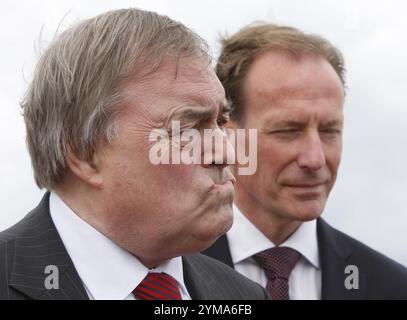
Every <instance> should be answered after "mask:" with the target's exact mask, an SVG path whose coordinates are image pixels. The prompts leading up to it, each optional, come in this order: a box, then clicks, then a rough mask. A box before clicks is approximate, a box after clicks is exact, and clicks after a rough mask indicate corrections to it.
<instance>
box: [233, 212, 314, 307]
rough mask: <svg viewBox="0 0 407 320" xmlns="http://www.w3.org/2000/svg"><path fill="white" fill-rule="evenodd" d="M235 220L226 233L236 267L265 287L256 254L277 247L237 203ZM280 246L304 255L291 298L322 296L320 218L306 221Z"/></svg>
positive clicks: (291, 287) (291, 284) (294, 274)
mask: <svg viewBox="0 0 407 320" xmlns="http://www.w3.org/2000/svg"><path fill="white" fill-rule="evenodd" d="M233 212H234V222H233V225H232V228H231V229H230V230H229V231H228V233H227V234H226V236H227V239H228V242H229V246H230V252H231V255H232V261H233V264H234V266H235V269H236V271H238V272H240V273H241V274H243V275H245V276H246V277H248V278H249V279H252V280H253V281H255V282H257V283H259V284H260V285H262V286H263V287H264V288H265V287H266V284H267V277H266V274H265V272H264V270H263V269H262V268H261V267H260V266H259V265H258V264H257V263H256V262H255V260H254V258H253V255H255V254H257V253H259V252H261V251H263V250H267V249H270V248H273V247H275V245H274V244H273V242H271V241H270V240H269V239H268V238H267V237H266V236H265V235H264V234H263V233H262V232H261V231H260V230H259V229H257V227H256V226H255V225H254V224H253V223H251V221H250V220H248V219H247V218H246V217H245V216H244V215H243V214H242V212H241V211H240V210H239V208H237V207H236V205H234V206H233ZM280 247H288V248H292V249H295V250H297V251H298V252H299V253H301V255H302V256H301V258H300V260H299V261H298V262H297V264H296V265H295V267H294V269H293V270H292V271H291V274H290V277H289V279H288V286H289V296H290V299H291V300H320V299H321V270H320V263H319V250H318V240H317V230H316V220H312V221H308V222H304V223H302V224H301V226H300V227H299V228H298V229H297V230H296V231H295V232H294V233H293V234H292V235H291V236H290V237H289V238H288V239H287V240H286V241H285V242H283V243H282V244H281V245H280Z"/></svg>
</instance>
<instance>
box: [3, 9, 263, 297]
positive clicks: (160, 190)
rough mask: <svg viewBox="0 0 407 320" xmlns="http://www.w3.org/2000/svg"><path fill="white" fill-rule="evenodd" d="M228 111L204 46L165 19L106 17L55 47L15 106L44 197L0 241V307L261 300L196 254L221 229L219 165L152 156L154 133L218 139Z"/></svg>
mask: <svg viewBox="0 0 407 320" xmlns="http://www.w3.org/2000/svg"><path fill="white" fill-rule="evenodd" d="M226 105H227V104H226V102H225V97H224V90H223V88H222V86H221V84H220V82H219V80H218V79H217V77H216V75H215V73H214V71H213V70H212V68H211V64H210V57H209V56H208V54H207V51H206V45H205V43H204V41H203V40H202V39H201V38H199V37H198V36H197V35H196V34H195V33H193V32H192V31H191V30H189V29H188V28H186V27H185V26H183V25H182V24H180V23H178V22H175V21H173V20H171V19H170V18H168V17H165V16H160V15H158V14H155V13H152V12H146V11H141V10H136V9H127V10H118V11H111V12H107V13H105V14H102V15H99V16H97V17H95V18H92V19H89V20H86V21H83V22H81V23H79V24H77V25H75V26H73V27H72V28H70V29H68V30H67V31H65V32H63V33H62V34H61V35H60V36H59V37H57V38H56V39H55V40H54V41H53V42H52V43H51V45H50V46H49V48H48V49H47V50H46V51H45V52H44V54H43V55H42V57H41V59H40V61H39V63H38V66H37V68H36V71H35V75H34V79H33V81H32V83H31V85H30V87H29V90H28V92H27V95H26V97H25V99H24V101H23V103H22V107H23V110H24V119H25V123H26V127H27V143H28V148H29V152H30V156H31V159H32V165H33V168H34V174H35V180H36V182H37V184H38V186H39V187H40V188H46V189H47V190H49V191H50V192H47V193H46V194H45V196H44V198H43V199H42V201H41V203H40V204H39V205H38V207H37V208H35V209H34V210H32V211H31V212H30V213H29V214H28V215H27V216H26V217H25V218H24V219H23V220H22V221H20V222H19V223H17V224H16V225H14V226H13V227H11V228H9V229H8V230H6V231H3V232H2V233H1V234H0V298H2V299H26V298H34V299H88V298H90V299H165V300H167V299H265V298H266V297H267V294H266V292H265V291H264V290H263V289H262V288H261V286H259V285H258V284H256V283H254V282H251V281H250V280H248V279H246V278H244V277H243V276H241V275H240V274H238V273H237V272H235V271H234V270H232V269H230V268H229V267H225V266H224V265H223V264H221V263H219V262H218V261H216V260H214V259H211V258H208V257H205V256H203V255H199V254H194V253H196V252H199V251H201V250H203V249H205V248H207V247H208V246H209V245H211V244H212V243H213V241H214V240H215V239H216V238H217V237H219V236H220V235H221V234H223V233H224V232H226V231H227V230H228V229H229V228H230V226H231V224H232V200H233V194H234V190H233V176H232V174H231V173H230V171H229V169H228V168H227V166H226V165H225V164H224V163H225V162H223V163H220V164H217V163H219V162H217V163H214V162H211V163H208V164H191V165H186V164H178V165H177V164H171V165H155V164H153V163H152V162H151V158H150V156H149V155H150V149H151V146H152V143H151V142H150V139H149V137H150V134H151V132H152V131H153V130H154V129H161V130H170V129H169V128H170V127H171V124H172V123H173V122H174V121H178V122H179V123H180V124H181V127H182V128H184V127H185V126H190V124H191V122H193V123H194V124H193V127H194V128H196V129H197V130H204V129H212V130H213V131H214V132H215V135H219V136H220V137H223V139H225V137H224V135H223V133H222V130H221V128H220V127H219V126H222V125H223V123H224V121H225V120H223V119H224V118H227V117H228V115H227V112H228V110H227V108H226ZM203 110H204V112H203ZM169 139H172V137H171V136H170V138H169ZM170 142H171V141H170ZM223 142H224V143H225V144H226V143H227V141H226V140H224V141H223ZM175 145H176V144H175ZM204 151H205V152H209V151H208V150H204ZM210 152H213V153H219V152H220V151H219V148H214V149H213V150H212V149H211V150H210ZM213 156H217V157H218V158H219V157H220V156H224V155H222V154H214V155H213Z"/></svg>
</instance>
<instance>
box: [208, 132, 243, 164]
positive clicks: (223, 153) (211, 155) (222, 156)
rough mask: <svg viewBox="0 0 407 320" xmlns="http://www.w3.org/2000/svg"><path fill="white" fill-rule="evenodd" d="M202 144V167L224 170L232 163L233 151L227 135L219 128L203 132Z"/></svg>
mask: <svg viewBox="0 0 407 320" xmlns="http://www.w3.org/2000/svg"><path fill="white" fill-rule="evenodd" d="M202 144H203V147H202V150H203V159H204V161H203V163H202V166H203V167H205V168H206V167H209V166H213V165H215V166H218V167H221V168H224V167H227V166H229V164H231V163H233V161H234V155H235V149H234V147H233V145H232V144H231V142H230V141H229V139H228V137H227V134H226V133H225V132H224V131H222V130H221V129H220V128H218V127H217V128H214V129H208V130H204V138H203V140H202Z"/></svg>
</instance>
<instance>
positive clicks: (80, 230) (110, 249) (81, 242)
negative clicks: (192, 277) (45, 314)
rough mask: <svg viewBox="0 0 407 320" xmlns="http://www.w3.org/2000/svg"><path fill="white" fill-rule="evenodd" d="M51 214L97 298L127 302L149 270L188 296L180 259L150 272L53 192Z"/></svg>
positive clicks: (82, 275) (73, 260) (68, 250)
mask: <svg viewBox="0 0 407 320" xmlns="http://www.w3.org/2000/svg"><path fill="white" fill-rule="evenodd" d="M50 213H51V218H52V220H53V222H54V224H55V227H56V229H57V231H58V233H59V235H60V237H61V239H62V241H63V243H64V245H65V248H66V250H67V252H68V254H69V256H70V257H71V260H72V262H73V264H74V266H75V269H76V271H77V272H78V274H79V276H80V278H81V280H82V282H83V283H84V285H85V286H86V288H87V289H88V291H89V292H90V293H91V294H92V296H93V297H94V299H96V300H123V299H125V298H126V297H128V296H129V295H130V294H131V293H132V292H133V290H134V289H135V288H136V287H137V286H138V285H139V284H140V283H141V281H142V280H143V279H144V277H145V276H146V275H147V273H148V272H149V271H151V272H165V273H167V274H169V275H171V276H172V277H173V278H175V279H176V280H177V281H178V284H179V286H180V288H181V291H182V292H183V293H185V292H186V293H187V290H186V287H185V284H184V276H183V268H182V258H181V257H176V258H172V259H170V260H167V261H166V262H165V263H163V264H162V265H159V266H158V267H156V268H154V269H152V270H149V269H148V268H147V267H145V266H144V265H143V264H142V263H141V262H140V261H139V260H138V259H137V257H135V256H134V255H133V254H131V253H130V252H128V251H126V250H125V249H123V248H121V247H120V246H119V245H117V244H116V243H114V242H113V241H112V240H110V239H109V238H107V237H106V236H105V235H103V234H102V233H100V232H99V231H97V230H96V229H95V228H93V227H92V226H91V225H89V224H88V223H86V222H85V221H84V220H82V219H81V218H80V217H79V216H78V215H77V214H75V213H74V212H73V211H72V210H71V209H70V208H69V207H68V206H67V205H66V204H65V203H64V202H63V201H62V199H61V198H60V197H59V196H58V195H57V194H56V193H54V192H51V195H50Z"/></svg>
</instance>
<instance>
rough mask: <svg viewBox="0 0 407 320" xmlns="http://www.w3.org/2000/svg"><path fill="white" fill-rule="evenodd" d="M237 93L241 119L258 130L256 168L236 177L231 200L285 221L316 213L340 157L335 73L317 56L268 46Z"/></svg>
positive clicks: (339, 91)
mask: <svg viewBox="0 0 407 320" xmlns="http://www.w3.org/2000/svg"><path fill="white" fill-rule="evenodd" d="M243 94H244V97H245V102H244V104H245V105H244V110H245V113H244V116H243V126H244V127H245V128H257V129H258V159H257V163H258V167H257V172H256V173H255V174H254V175H252V176H237V177H236V179H237V184H236V198H237V204H238V205H239V202H244V203H243V205H242V207H245V208H248V210H249V211H253V212H256V211H258V210H259V208H261V209H260V210H263V211H264V210H265V211H267V212H269V213H271V214H272V215H274V216H278V217H280V218H283V219H288V220H299V221H306V220H311V219H314V218H317V217H318V216H319V215H320V214H321V213H322V210H323V208H324V206H325V203H326V200H327V198H328V195H329V192H330V190H331V188H332V187H333V185H334V183H335V179H336V175H337V170H338V166H339V162H340V158H341V148H342V123H343V103H344V91H343V86H342V84H341V82H340V79H339V77H338V75H337V74H336V72H335V71H334V69H333V68H332V67H331V65H330V64H329V63H328V62H327V61H326V60H324V59H322V58H320V57H316V56H312V55H303V56H301V57H300V58H294V57H292V56H290V55H288V54H284V53H279V52H271V51H268V52H265V53H263V54H261V55H259V56H258V57H257V58H256V59H255V60H254V62H253V65H252V66H251V67H250V69H249V72H248V75H247V78H246V80H245V82H244V87H243ZM252 214H254V213H252Z"/></svg>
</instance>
